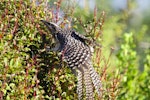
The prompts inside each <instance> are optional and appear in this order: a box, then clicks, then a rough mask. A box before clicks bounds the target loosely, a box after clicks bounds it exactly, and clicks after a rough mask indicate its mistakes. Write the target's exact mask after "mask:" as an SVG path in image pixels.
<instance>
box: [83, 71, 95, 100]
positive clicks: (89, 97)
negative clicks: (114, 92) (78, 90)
mask: <svg viewBox="0 0 150 100" xmlns="http://www.w3.org/2000/svg"><path fill="white" fill-rule="evenodd" d="M83 70H84V84H85V89H86V100H94V97H93V84H92V80H91V76H90V72H89V70H88V69H86V68H84V69H83Z"/></svg>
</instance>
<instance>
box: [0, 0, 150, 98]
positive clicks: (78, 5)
mask: <svg viewBox="0 0 150 100" xmlns="http://www.w3.org/2000/svg"><path fill="white" fill-rule="evenodd" d="M146 1H147V2H146ZM149 4H150V3H148V0H141V1H140V0H132V1H130V0H1V2H0V100H76V99H77V94H76V77H74V75H73V74H72V73H71V71H70V69H69V68H67V66H66V64H65V63H64V62H61V61H60V59H59V57H58V54H57V53H54V52H50V51H47V48H49V47H51V46H52V45H53V44H54V41H53V38H52V36H51V35H50V34H49V33H48V30H47V29H46V28H45V27H44V25H43V24H42V23H41V22H40V20H41V19H45V20H47V21H53V22H56V23H60V26H61V27H63V28H73V29H75V30H76V31H78V32H79V33H81V34H84V35H85V36H87V37H88V38H90V39H93V40H94V41H95V42H96V43H97V44H100V45H101V47H100V46H96V47H95V53H94V56H93V62H94V65H93V66H94V67H95V69H96V70H97V72H98V73H99V74H100V76H101V78H100V79H101V81H102V84H103V89H102V92H103V96H102V97H101V98H98V97H97V95H96V94H95V100H97V99H102V100H149V99H150V19H149V18H150V11H149V8H146V5H148V6H149ZM148 6H147V7H148ZM140 7H141V8H140ZM142 7H144V8H142ZM61 63H62V64H61Z"/></svg>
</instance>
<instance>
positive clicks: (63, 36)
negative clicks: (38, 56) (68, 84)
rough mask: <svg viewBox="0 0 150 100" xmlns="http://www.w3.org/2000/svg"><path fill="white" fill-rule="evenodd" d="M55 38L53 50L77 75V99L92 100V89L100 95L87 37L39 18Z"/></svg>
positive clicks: (100, 86) (99, 82) (91, 48)
mask: <svg viewBox="0 0 150 100" xmlns="http://www.w3.org/2000/svg"><path fill="white" fill-rule="evenodd" d="M41 21H42V22H43V23H44V25H45V26H46V27H47V29H48V30H49V32H50V34H52V36H53V37H54V39H55V42H56V46H55V47H54V48H52V49H53V51H57V52H60V54H61V57H62V58H63V60H64V61H66V62H67V65H68V67H69V68H70V69H71V70H72V72H73V74H74V75H75V76H76V77H77V91H76V92H77V95H78V100H82V99H83V97H84V93H83V92H84V87H85V98H86V100H94V89H95V90H96V92H97V94H98V96H101V95H102V92H101V88H102V83H101V80H100V76H99V74H98V73H97V72H96V71H95V69H94V67H93V64H92V54H93V47H92V46H91V45H89V44H88V43H86V41H88V40H89V39H88V38H87V37H85V36H84V35H81V34H79V33H78V32H76V31H75V30H73V29H66V28H61V27H59V25H57V24H56V23H53V22H48V21H46V20H41Z"/></svg>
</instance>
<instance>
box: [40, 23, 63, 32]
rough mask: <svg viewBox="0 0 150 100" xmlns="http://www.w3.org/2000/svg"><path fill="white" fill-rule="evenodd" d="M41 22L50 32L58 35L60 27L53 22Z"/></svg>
mask: <svg viewBox="0 0 150 100" xmlns="http://www.w3.org/2000/svg"><path fill="white" fill-rule="evenodd" d="M41 22H43V23H44V25H45V26H46V27H47V28H48V30H49V31H50V32H51V33H52V34H54V33H57V32H58V31H59V30H60V27H59V26H58V25H57V24H55V23H53V22H47V21H45V20H41Z"/></svg>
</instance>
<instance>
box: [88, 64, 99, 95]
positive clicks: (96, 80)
mask: <svg viewBox="0 0 150 100" xmlns="http://www.w3.org/2000/svg"><path fill="white" fill-rule="evenodd" d="M89 71H90V76H91V78H92V82H93V84H94V87H95V90H96V91H97V93H98V96H101V91H100V89H101V87H102V84H101V81H100V77H99V75H98V74H97V72H96V71H95V70H94V68H93V66H92V65H91V64H90V66H89Z"/></svg>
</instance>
